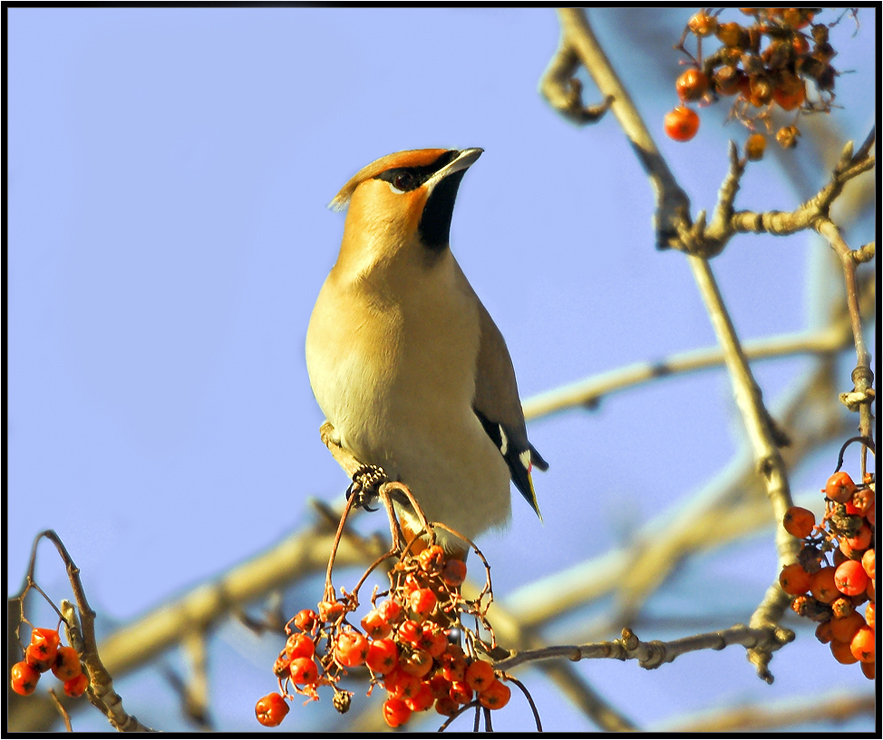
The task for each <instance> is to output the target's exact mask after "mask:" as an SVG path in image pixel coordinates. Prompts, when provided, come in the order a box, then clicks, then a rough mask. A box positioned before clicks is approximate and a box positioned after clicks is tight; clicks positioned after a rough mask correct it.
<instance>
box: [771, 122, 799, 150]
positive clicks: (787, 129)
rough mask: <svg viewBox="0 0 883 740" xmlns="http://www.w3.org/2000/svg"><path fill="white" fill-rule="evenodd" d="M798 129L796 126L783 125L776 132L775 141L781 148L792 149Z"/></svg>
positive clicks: (794, 145) (795, 144) (795, 143)
mask: <svg viewBox="0 0 883 740" xmlns="http://www.w3.org/2000/svg"><path fill="white" fill-rule="evenodd" d="M798 136H800V129H798V128H797V126H783V127H782V128H780V129H779V130H778V131H777V132H776V141H777V142H779V146H781V147H782V148H783V149H793V148H794V147H796V146H797V137H798Z"/></svg>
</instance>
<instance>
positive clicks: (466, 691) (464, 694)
mask: <svg viewBox="0 0 883 740" xmlns="http://www.w3.org/2000/svg"><path fill="white" fill-rule="evenodd" d="M448 696H450V697H451V699H453V700H454V701H455V702H457V704H468V703H469V702H471V701H472V689H471V688H469V684H467V683H466V682H465V681H451V688H450V690H449V691H448Z"/></svg>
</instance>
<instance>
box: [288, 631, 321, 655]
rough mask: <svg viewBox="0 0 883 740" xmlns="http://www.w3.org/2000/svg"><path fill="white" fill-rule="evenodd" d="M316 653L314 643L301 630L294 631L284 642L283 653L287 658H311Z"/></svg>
mask: <svg viewBox="0 0 883 740" xmlns="http://www.w3.org/2000/svg"><path fill="white" fill-rule="evenodd" d="M315 653H316V644H315V643H314V642H313V641H312V640H311V639H310V636H309V635H305V634H304V633H303V632H295V633H294V634H293V635H291V637H289V638H288V640H287V641H286V643H285V655H287V656H288V659H289V660H294V659H295V658H312V657H313V655H315Z"/></svg>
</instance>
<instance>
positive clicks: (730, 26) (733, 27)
mask: <svg viewBox="0 0 883 740" xmlns="http://www.w3.org/2000/svg"><path fill="white" fill-rule="evenodd" d="M714 32H715V35H716V36H717V37H718V38H719V39H720V40H721V42H722V43H723V45H724V46H738V47H742V46H745V44H746V42H747V38H748V33H747V32H746V31H745V29H744V28H742V26H740V25H739V24H738V23H735V22H731V23H719V24H718V26H717V28H716V29H715V31H714Z"/></svg>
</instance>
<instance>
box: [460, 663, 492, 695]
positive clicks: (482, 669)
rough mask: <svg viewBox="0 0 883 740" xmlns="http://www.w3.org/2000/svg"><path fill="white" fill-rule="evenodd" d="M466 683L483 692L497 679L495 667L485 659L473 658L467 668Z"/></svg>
mask: <svg viewBox="0 0 883 740" xmlns="http://www.w3.org/2000/svg"><path fill="white" fill-rule="evenodd" d="M465 678H466V683H467V684H469V688H471V689H475V691H477V692H478V693H481V692H482V691H484V689H486V688H487V687H488V686H489V685H490V684H491V682H493V681H495V680H496V677H495V676H494V667H493V666H492V665H491V664H490V663H488V662H487V661H485V660H473V661H472V662H471V663H470V664H469V667H468V668H467V669H466V677H465Z"/></svg>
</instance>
